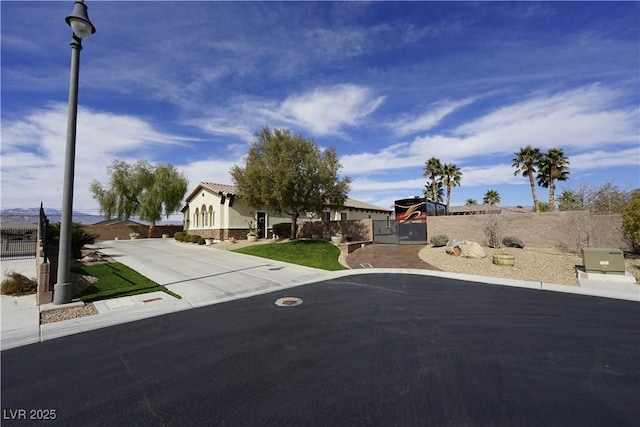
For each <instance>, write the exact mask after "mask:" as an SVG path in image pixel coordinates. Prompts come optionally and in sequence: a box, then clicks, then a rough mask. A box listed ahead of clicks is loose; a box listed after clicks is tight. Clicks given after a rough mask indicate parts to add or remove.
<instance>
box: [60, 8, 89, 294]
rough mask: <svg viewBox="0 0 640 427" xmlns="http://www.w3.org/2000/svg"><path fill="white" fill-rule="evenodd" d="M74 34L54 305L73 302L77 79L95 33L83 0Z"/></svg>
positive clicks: (71, 19)
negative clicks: (83, 53) (88, 40)
mask: <svg viewBox="0 0 640 427" xmlns="http://www.w3.org/2000/svg"><path fill="white" fill-rule="evenodd" d="M65 20H66V21H67V24H69V26H70V27H71V29H72V31H73V38H72V40H71V74H70V77H69V110H68V113H67V144H66V155H65V163H64V183H63V189H62V215H61V218H60V247H59V250H58V275H57V282H56V284H55V285H54V287H53V303H54V304H67V303H70V302H71V292H72V287H71V229H72V213H73V179H74V173H75V158H76V121H77V117H78V76H79V73H80V51H81V50H82V40H83V39H86V38H87V37H89V36H90V35H91V34H93V33H95V32H96V28H95V27H94V26H93V24H92V23H91V21H90V20H89V16H88V15H87V5H85V4H84V0H76V2H75V4H74V7H73V12H72V13H71V15H69V16H67V17H66V18H65Z"/></svg>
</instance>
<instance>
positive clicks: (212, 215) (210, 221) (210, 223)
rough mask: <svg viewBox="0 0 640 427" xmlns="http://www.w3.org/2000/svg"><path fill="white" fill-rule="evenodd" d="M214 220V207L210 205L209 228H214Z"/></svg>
mask: <svg viewBox="0 0 640 427" xmlns="http://www.w3.org/2000/svg"><path fill="white" fill-rule="evenodd" d="M213 218H214V212H213V206H211V205H209V226H210V227H213Z"/></svg>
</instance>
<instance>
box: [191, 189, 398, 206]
mask: <svg viewBox="0 0 640 427" xmlns="http://www.w3.org/2000/svg"><path fill="white" fill-rule="evenodd" d="M203 188H206V189H207V190H209V191H211V192H213V193H217V194H221V195H224V196H235V195H236V194H238V189H237V188H236V186H235V185H227V184H217V183H215V182H201V183H199V184H198V186H197V187H196V188H195V189H194V190H193V191H192V192H191V193H189V195H188V196H187V198H186V199H185V201H186V202H187V203H188V202H189V201H190V200H191V199H192V198H193V197H194V196H195V195H196V194H198V193H199V192H200V190H201V189H203ZM344 207H345V208H351V209H360V210H367V211H380V212H389V213H390V212H391V209H385V208H381V207H380V206H375V205H371V204H369V203H365V202H361V201H359V200H355V199H350V198H347V200H346V201H345V202H344ZM185 208H186V206H185ZM185 208H183V210H184V209H185Z"/></svg>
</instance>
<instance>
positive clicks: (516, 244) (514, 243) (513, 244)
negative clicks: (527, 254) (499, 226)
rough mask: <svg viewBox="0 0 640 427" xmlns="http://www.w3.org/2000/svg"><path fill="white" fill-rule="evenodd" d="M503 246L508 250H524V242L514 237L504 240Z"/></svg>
mask: <svg viewBox="0 0 640 427" xmlns="http://www.w3.org/2000/svg"><path fill="white" fill-rule="evenodd" d="M502 244H503V245H504V246H506V247H507V248H520V249H522V248H524V242H523V241H522V240H521V239H518V238H517V237H514V236H507V237H505V238H504V239H502Z"/></svg>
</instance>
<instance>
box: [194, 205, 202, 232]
mask: <svg viewBox="0 0 640 427" xmlns="http://www.w3.org/2000/svg"><path fill="white" fill-rule="evenodd" d="M199 219H200V211H199V210H198V208H196V212H195V213H194V214H193V225H194V228H198V227H199V226H200V224H199Z"/></svg>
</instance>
